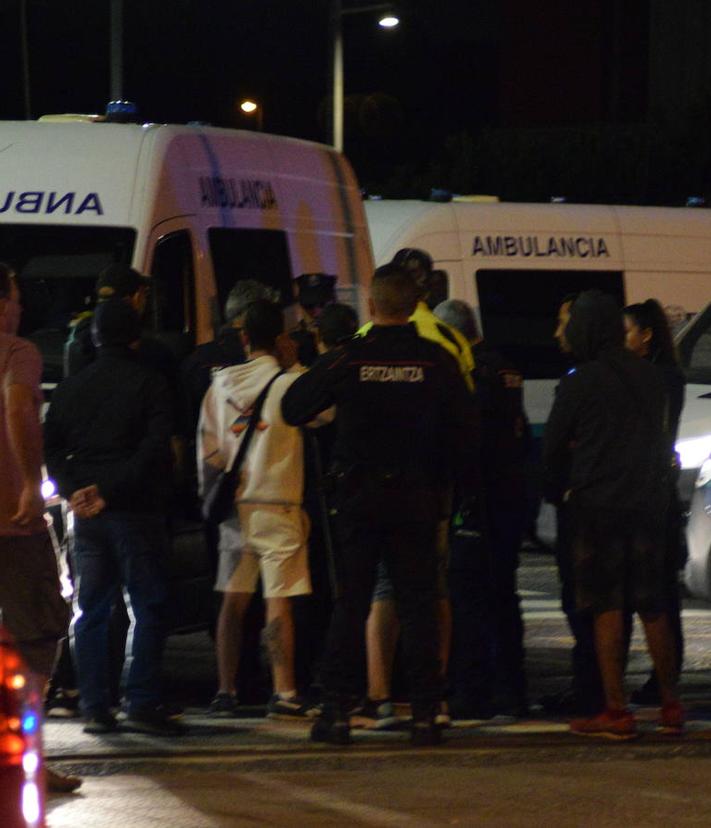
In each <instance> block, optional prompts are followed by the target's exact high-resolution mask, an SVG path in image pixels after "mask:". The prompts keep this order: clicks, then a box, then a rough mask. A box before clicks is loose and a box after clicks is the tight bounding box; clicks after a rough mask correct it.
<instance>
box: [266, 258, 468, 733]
mask: <svg viewBox="0 0 711 828" xmlns="http://www.w3.org/2000/svg"><path fill="white" fill-rule="evenodd" d="M417 299H418V291H417V287H416V285H415V283H414V282H413V280H412V279H411V277H410V276H409V274H408V273H407V272H406V271H405V270H404V269H403V268H402V267H398V266H397V265H393V264H389V265H385V266H383V267H380V268H378V269H377V270H376V272H375V275H374V277H373V281H372V285H371V297H370V307H371V313H372V314H373V322H374V324H373V325H372V327H371V328H370V330H369V331H368V333H367V334H366V335H365V336H358V337H355V338H354V339H353V340H351V341H350V342H347V343H346V344H345V345H343V346H341V347H338V348H335V349H333V350H332V351H330V352H329V353H328V354H326V355H324V356H323V357H322V358H321V359H319V360H318V361H317V363H316V364H315V365H314V366H313V367H312V368H311V369H310V370H309V371H307V372H306V373H305V374H303V375H302V376H301V377H299V378H298V379H297V380H296V381H295V382H294V383H293V385H292V386H291V387H290V388H289V390H288V391H287V392H286V394H285V396H284V400H283V402H282V413H283V416H284V419H285V421H286V422H287V423H290V424H292V425H304V424H305V423H307V422H309V421H310V420H311V419H312V418H313V417H314V416H316V415H317V414H318V413H319V412H322V411H325V410H326V409H328V408H329V407H330V406H332V405H335V406H336V425H337V433H336V440H335V444H334V447H333V453H332V463H331V476H332V479H333V481H334V494H333V505H332V512H334V513H335V515H334V525H335V529H336V544H335V551H336V554H337V562H338V563H337V571H338V575H339V579H338V587H339V591H338V595H337V597H336V601H335V609H334V614H333V618H332V621H331V627H330V630H329V635H328V643H327V649H326V656H325V658H324V661H323V667H322V672H321V678H322V682H323V687H324V710H323V715H322V716H321V718H320V720H319V721H317V722H316V723H315V724H314V726H313V728H312V731H311V738H312V739H313V740H314V741H323V742H330V743H335V744H347V743H348V742H350V724H349V713H350V710H351V709H352V704H353V701H354V697H355V693H357V690H358V685H359V676H360V671H361V665H362V663H363V662H364V659H365V652H364V650H365V636H364V631H365V623H366V619H367V616H368V611H369V608H370V603H371V598H372V595H373V586H374V581H375V570H376V565H377V562H378V560H379V558H380V557H381V556H382V557H383V558H384V559H385V561H386V566H387V570H388V574H389V575H390V576H391V577H392V580H393V584H394V589H395V600H396V603H397V605H398V612H399V615H400V619H401V622H402V626H403V641H404V646H405V655H406V659H407V662H408V666H409V673H410V679H411V685H410V688H411V699H412V711H413V727H412V740H413V743H414V744H416V745H422V746H425V745H433V744H437V743H439V741H440V739H441V734H440V731H439V729H438V727H437V725H436V723H435V717H436V713H437V710H438V709H439V705H440V702H441V699H442V689H443V688H442V674H441V670H440V663H439V655H438V653H439V632H438V624H437V568H438V554H437V544H436V536H437V528H438V523H439V518H440V514H441V510H440V497H439V495H440V493H441V491H442V490H443V489H445V488H448V487H449V486H451V485H452V483H453V480H454V479H455V478H457V479H459V480H460V481H461V482H462V484H466V483H467V482H468V477H469V475H471V474H472V472H473V471H474V472H475V471H476V455H477V452H478V444H477V425H476V417H475V412H474V410H473V402H472V400H471V397H470V395H469V394H468V393H467V391H466V387H465V385H464V383H463V381H462V379H461V377H460V376H459V372H458V370H457V366H456V365H455V363H454V361H453V360H452V359H451V358H450V356H449V355H448V354H447V353H446V352H445V351H444V349H442V348H440V347H439V346H438V345H436V344H434V343H432V342H429V341H428V340H426V339H424V338H423V337H420V336H418V334H417V330H416V328H415V326H414V325H412V324H410V323H409V318H410V317H411V315H412V312H413V311H414V309H415V305H416V303H417ZM413 412H416V416H413ZM455 447H456V450H455Z"/></svg>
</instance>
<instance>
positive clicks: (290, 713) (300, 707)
mask: <svg viewBox="0 0 711 828" xmlns="http://www.w3.org/2000/svg"><path fill="white" fill-rule="evenodd" d="M320 712H321V711H320V708H319V706H318V705H316V704H311V703H310V702H307V701H306V699H304V698H303V697H302V696H292V697H291V698H290V699H282V697H281V696H280V695H279V694H278V693H275V694H274V695H273V696H272V697H271V699H269V704H268V705H267V718H269V719H315V718H316V717H317V716H318V715H319V713H320Z"/></svg>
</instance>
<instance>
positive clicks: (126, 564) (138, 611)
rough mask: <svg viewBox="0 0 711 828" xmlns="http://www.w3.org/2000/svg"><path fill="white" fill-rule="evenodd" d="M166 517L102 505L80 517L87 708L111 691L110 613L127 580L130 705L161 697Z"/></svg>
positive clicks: (79, 633) (81, 648)
mask: <svg viewBox="0 0 711 828" xmlns="http://www.w3.org/2000/svg"><path fill="white" fill-rule="evenodd" d="M165 547H166V531H165V521H164V519H163V518H162V517H160V516H157V515H146V514H136V513H133V512H104V513H102V514H100V515H98V516H97V517H95V518H91V519H89V520H77V521H76V523H75V544H74V555H75V566H76V576H77V578H76V581H77V582H76V588H77V596H78V597H77V602H78V606H79V609H80V610H81V615H80V616H79V617H78V619H77V620H76V623H75V625H74V648H75V654H76V661H77V671H78V678H79V691H80V693H81V702H82V708H83V710H84V712H85V713H86V714H87V715H92V714H94V713H97V712H101V711H106V710H108V708H109V706H110V694H109V617H110V615H111V608H112V606H113V604H114V603H115V601H116V599H117V598H118V595H119V591H120V590H121V588H122V587H125V588H126V591H127V593H128V602H127V608H128V611H129V616H130V617H131V628H130V630H129V635H128V642H127V650H129V652H130V655H129V656H128V657H127V659H126V665H125V667H124V675H125V676H126V685H125V686H126V700H127V702H128V710H129V712H135V711H137V710H139V709H141V708H150V707H154V706H156V705H157V704H159V703H160V700H161V689H160V668H161V659H162V655H163V644H164V641H165V603H166V598H167V592H166V585H165V578H164V575H163V554H164V550H165Z"/></svg>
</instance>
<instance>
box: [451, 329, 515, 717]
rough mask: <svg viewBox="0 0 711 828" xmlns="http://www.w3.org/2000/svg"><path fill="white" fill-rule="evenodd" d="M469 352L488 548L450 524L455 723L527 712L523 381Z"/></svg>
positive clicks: (506, 366)
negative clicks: (521, 586) (521, 589)
mask: <svg viewBox="0 0 711 828" xmlns="http://www.w3.org/2000/svg"><path fill="white" fill-rule="evenodd" d="M473 350H474V361H475V363H476V369H475V371H474V378H475V387H476V397H477V400H478V403H479V407H480V411H481V428H482V482H483V485H484V491H485V495H486V497H485V516H486V533H485V541H486V542H484V541H482V540H481V539H480V538H476V537H470V536H469V534H468V533H467V532H460V531H458V529H457V526H456V521H455V527H454V531H453V532H452V537H451V544H450V549H451V557H450V567H449V571H450V597H451V601H452V614H453V630H452V632H453V640H452V654H451V657H450V665H449V666H450V681H451V689H452V694H451V696H450V700H449V706H450V711H451V712H452V714H453V715H455V717H459V718H479V717H481V718H487V717H488V716H489V715H493V714H494V713H495V712H499V711H500V712H514V713H524V712H525V710H526V707H527V701H526V678H525V673H524V647H523V637H524V636H523V621H522V616H521V607H520V600H519V596H518V592H517V585H516V570H517V568H518V563H519V560H518V554H519V547H520V545H521V538H522V535H523V529H524V519H525V494H526V482H525V462H526V459H527V455H528V452H529V449H530V443H531V437H530V427H529V424H528V420H527V418H526V414H525V411H524V408H523V377H522V376H521V373H520V372H519V371H518V370H517V369H516V368H515V367H514V366H512V365H511V363H509V362H508V361H507V360H506V359H505V358H504V357H503V356H502V355H501V354H499V353H498V352H497V351H495V350H493V349H492V348H490V347H488V346H487V344H486V343H485V342H480V343H478V344H477V345H475V346H474V349H473ZM497 685H498V686H497ZM495 691H498V694H497V696H496V698H495ZM495 701H496V704H495V703H494V702H495Z"/></svg>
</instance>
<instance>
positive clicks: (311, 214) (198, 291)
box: [0, 107, 373, 631]
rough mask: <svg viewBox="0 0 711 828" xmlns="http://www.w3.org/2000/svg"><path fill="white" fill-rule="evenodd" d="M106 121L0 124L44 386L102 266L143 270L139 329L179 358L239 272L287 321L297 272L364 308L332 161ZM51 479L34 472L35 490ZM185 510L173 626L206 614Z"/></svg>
mask: <svg viewBox="0 0 711 828" xmlns="http://www.w3.org/2000/svg"><path fill="white" fill-rule="evenodd" d="M114 116H115V113H114V112H112V113H110V115H109V117H108V118H107V117H105V116H84V115H60V116H46V117H44V118H41V119H40V120H39V121H35V122H30V121H21V122H20V121H18V122H10V121H5V122H0V260H5V261H8V262H9V263H11V264H12V265H13V266H14V268H15V269H16V272H17V274H18V280H19V284H20V291H21V296H22V305H23V315H22V322H21V326H20V335H21V336H25V337H27V338H28V339H30V340H32V341H33V342H34V343H35V344H36V345H37V346H38V347H39V349H40V351H41V352H42V356H43V363H44V376H43V385H44V388H45V390H46V391H47V393H51V390H52V389H53V388H54V387H55V385H56V384H57V383H58V382H59V381H61V379H62V376H63V352H64V345H65V342H66V339H67V337H68V334H69V331H70V326H71V324H72V322H73V321H75V320H77V319H79V318H81V316H82V315H83V314H85V313H88V312H90V311H91V309H92V307H93V304H94V300H95V296H94V285H95V283H96V279H97V276H98V275H99V273H100V272H101V271H102V270H103V269H104V268H105V267H106V266H107V265H109V264H112V263H125V264H129V265H131V266H133V267H134V268H135V269H136V270H138V271H139V272H141V273H143V274H145V275H147V276H149V277H150V278H151V288H150V293H149V302H148V308H147V312H146V318H145V325H146V327H147V328H148V329H149V331H150V332H151V333H152V334H153V335H154V336H155V337H157V338H160V339H161V340H162V341H163V342H165V343H166V344H167V345H168V346H169V347H170V348H171V349H172V350H173V352H174V354H175V356H176V357H177V358H178V359H181V358H183V357H184V356H186V355H187V354H188V353H189V352H190V351H191V350H192V349H193V348H194V346H195V345H196V344H199V343H202V342H206V341H208V340H210V339H212V338H213V337H214V335H215V333H216V332H217V331H218V330H219V328H220V327H221V325H222V321H223V320H222V308H223V307H224V303H225V299H226V298H227V295H228V293H229V291H230V290H231V288H232V287H233V286H234V285H235V283H236V282H237V281H238V280H240V279H246V278H250V279H257V280H260V281H262V282H264V283H265V284H267V285H269V286H270V287H272V288H274V289H275V290H276V291H278V293H279V295H280V299H281V304H282V305H283V307H284V309H285V312H286V316H287V320H289V321H291V322H292V323H295V322H296V305H295V295H294V289H293V282H294V280H295V278H296V277H298V276H299V275H300V274H302V273H316V272H321V273H329V274H334V275H336V276H337V277H338V281H337V283H336V291H337V295H338V298H339V299H340V300H341V301H345V302H348V303H350V304H352V305H354V306H355V307H356V308H357V309H358V310H359V312H360V313H361V315H365V313H366V298H367V297H366V292H365V289H366V286H367V283H368V281H369V279H370V277H371V275H372V271H373V265H372V254H371V246H370V239H369V236H368V229H367V224H366V220H365V214H364V211H363V205H362V199H361V194H360V190H359V187H358V182H357V181H356V179H355V176H354V175H353V172H352V170H351V168H350V166H349V164H348V162H347V161H346V160H345V158H344V157H343V156H341V155H340V154H339V153H337V152H335V151H334V150H333V149H332V148H331V147H327V146H322V145H319V144H315V143H310V142H307V141H300V140H296V139H293V138H286V137H281V136H274V135H265V134H261V133H256V132H248V131H237V130H230V129H218V128H212V127H208V126H203V125H186V126H173V125H161V124H139V123H126V122H116V120H115V118H114ZM118 116H119V120H121V121H124V120H126V119H127V118H128V119H130V118H131V117H132V113H131V112H130V111H126V108H125V107H123V108H122V109H121V111H120V112H119V113H118ZM112 118H113V119H114V120H112ZM52 488H53V485H52V484H51V481H45V487H44V488H43V491H44V493H45V495H46V496H50V494H51V490H52ZM50 505H51V504H50ZM181 518H182V516H180V515H176V516H175V520H174V536H173V547H172V556H171V557H170V561H169V563H168V569H169V577H170V578H171V600H170V602H169V611H170V613H171V618H170V619H169V620H168V624H169V629H171V631H189V630H191V629H199V628H202V627H204V626H205V624H206V623H209V621H210V615H211V613H212V608H213V590H212V586H213V583H214V573H213V572H212V571H211V568H212V565H213V564H212V562H211V561H210V560H209V556H208V555H207V553H206V550H205V548H204V536H203V532H202V527H201V526H200V525H199V524H197V523H194V522H190V521H187V520H185V521H183V520H181ZM66 526H67V531H68V532H70V531H71V524H70V521H67V522H66Z"/></svg>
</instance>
